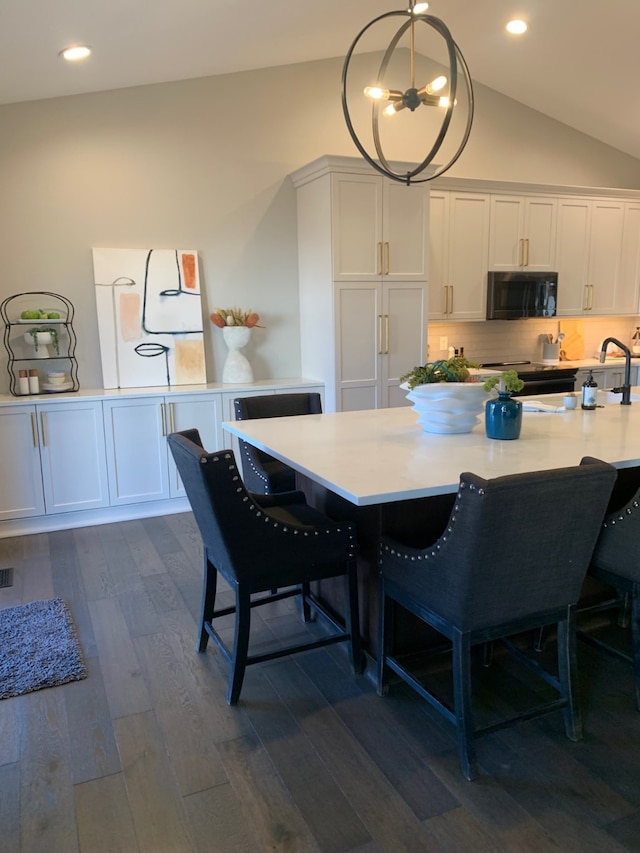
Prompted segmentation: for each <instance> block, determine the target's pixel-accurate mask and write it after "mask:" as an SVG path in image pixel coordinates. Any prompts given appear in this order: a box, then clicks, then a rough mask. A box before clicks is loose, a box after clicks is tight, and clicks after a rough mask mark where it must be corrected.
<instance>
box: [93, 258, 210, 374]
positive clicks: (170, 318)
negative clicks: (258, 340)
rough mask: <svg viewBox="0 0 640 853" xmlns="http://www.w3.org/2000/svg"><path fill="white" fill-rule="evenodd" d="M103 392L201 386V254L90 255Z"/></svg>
mask: <svg viewBox="0 0 640 853" xmlns="http://www.w3.org/2000/svg"><path fill="white" fill-rule="evenodd" d="M93 273H94V282H95V289H96V307H97V312H98V329H99V333H100V354H101V358H102V376H103V380H104V387H105V388H138V387H145V388H146V387H150V386H157V385H169V386H171V385H196V384H200V383H205V382H206V381H207V379H206V372H205V361H204V336H203V320H202V305H201V299H200V276H199V270H198V254H197V252H196V251H194V250H187V249H93Z"/></svg>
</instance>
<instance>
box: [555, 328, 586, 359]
mask: <svg viewBox="0 0 640 853" xmlns="http://www.w3.org/2000/svg"><path fill="white" fill-rule="evenodd" d="M560 331H561V332H564V335H565V338H564V340H563V341H562V342H561V344H560V361H579V360H580V359H582V358H584V335H583V331H582V320H560Z"/></svg>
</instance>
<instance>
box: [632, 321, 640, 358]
mask: <svg viewBox="0 0 640 853" xmlns="http://www.w3.org/2000/svg"><path fill="white" fill-rule="evenodd" d="M631 352H633V353H635V354H636V355H637V354H639V353H640V326H636V330H635V332H634V333H633V335H631Z"/></svg>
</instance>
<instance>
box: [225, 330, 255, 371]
mask: <svg viewBox="0 0 640 853" xmlns="http://www.w3.org/2000/svg"><path fill="white" fill-rule="evenodd" d="M222 337H223V338H224V342H225V344H226V345H227V348H228V350H229V351H228V353H227V359H226V361H225V363H224V367H223V368H222V381H223V382H225V383H227V384H235V383H240V384H245V383H247V382H253V370H252V369H251V365H250V364H249V361H248V359H247V357H246V356H245V355H243V353H241V352H240V350H241V349H242V348H243V347H246V345H247V344H248V343H249V341H250V340H251V329H250V327H249V326H225V327H224V328H223V330H222Z"/></svg>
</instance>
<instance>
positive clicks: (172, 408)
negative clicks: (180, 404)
mask: <svg viewBox="0 0 640 853" xmlns="http://www.w3.org/2000/svg"><path fill="white" fill-rule="evenodd" d="M169 431H170V432H175V431H176V404H175V403H169Z"/></svg>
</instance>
